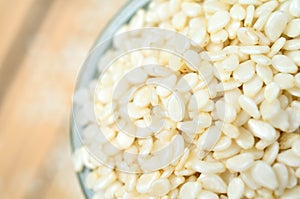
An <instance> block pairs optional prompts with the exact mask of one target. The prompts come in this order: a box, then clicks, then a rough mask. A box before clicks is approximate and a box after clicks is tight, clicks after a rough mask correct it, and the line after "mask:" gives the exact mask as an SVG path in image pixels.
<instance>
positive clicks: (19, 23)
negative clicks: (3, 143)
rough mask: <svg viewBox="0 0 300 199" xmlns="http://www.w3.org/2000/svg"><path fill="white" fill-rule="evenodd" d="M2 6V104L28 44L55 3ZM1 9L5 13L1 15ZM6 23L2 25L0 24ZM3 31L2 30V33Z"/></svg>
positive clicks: (29, 0)
mask: <svg viewBox="0 0 300 199" xmlns="http://www.w3.org/2000/svg"><path fill="white" fill-rule="evenodd" d="M4 2H7V3H2V4H4V5H2V6H3V7H0V24H1V25H2V27H4V28H2V29H3V31H1V33H2V35H1V37H0V46H1V48H0V105H1V102H2V99H3V96H4V95H5V93H6V91H7V90H8V89H9V86H10V82H12V81H13V78H14V74H15V73H17V72H18V67H19V66H20V64H21V62H22V60H23V58H24V56H25V53H26V51H27V50H28V45H29V42H30V41H31V40H32V39H33V38H34V36H35V33H36V32H38V29H39V27H40V25H41V23H42V22H43V19H44V18H45V15H46V14H47V10H48V9H49V8H50V7H51V4H52V3H53V2H54V1H52V0H25V1H20V0H13V1H4ZM1 9H2V11H3V12H2V13H1ZM1 22H3V23H1ZM2 29H1V30H2Z"/></svg>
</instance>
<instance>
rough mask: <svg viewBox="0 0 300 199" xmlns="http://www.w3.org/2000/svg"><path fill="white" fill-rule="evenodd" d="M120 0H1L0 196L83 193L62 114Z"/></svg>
mask: <svg viewBox="0 0 300 199" xmlns="http://www.w3.org/2000/svg"><path fill="white" fill-rule="evenodd" d="M125 1H126V0H109V1H107V0H72V1H68V0H10V1H5V0H2V1H0V25H1V29H0V125H1V126H0V198H1V199H15V198H16V199H18V198H24V199H27V198H28V199H35V198H36V199H41V198H49V199H50V198H51V199H53V198H55V199H60V198H62V199H68V198H72V199H75V198H82V197H83V196H82V194H81V191H80V187H79V184H78V182H77V179H76V178H75V174H74V172H73V168H72V163H71V155H70V154H71V152H70V141H69V119H70V117H69V116H70V108H71V96H72V92H73V88H74V84H75V81H76V75H77V72H78V70H79V68H80V66H81V65H82V63H83V61H84V59H85V57H86V56H87V53H88V50H89V49H90V47H91V45H92V44H93V42H94V41H95V39H96V37H97V35H98V34H99V32H100V31H101V30H102V29H103V27H104V25H105V24H106V23H107V22H108V20H109V19H110V18H111V17H112V16H113V15H114V14H115V13H116V12H117V10H118V9H119V8H120V6H122V4H124V3H125Z"/></svg>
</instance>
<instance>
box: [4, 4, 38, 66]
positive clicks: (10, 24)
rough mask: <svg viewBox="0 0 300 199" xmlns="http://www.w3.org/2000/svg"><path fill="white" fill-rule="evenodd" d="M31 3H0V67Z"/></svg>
mask: <svg viewBox="0 0 300 199" xmlns="http://www.w3.org/2000/svg"><path fill="white" fill-rule="evenodd" d="M33 2H34V0H10V1H0V24H1V26H2V27H5V28H1V37H0V46H1V48H0V67H1V63H2V61H3V58H4V56H5V54H6V53H7V51H8V49H9V47H10V44H11V43H12V42H13V40H14V38H15V36H16V35H17V34H18V32H19V28H21V26H22V23H23V22H24V21H23V20H24V18H25V16H26V15H27V13H28V11H29V9H30V8H31V7H32V3H33ZM13 13H14V14H13Z"/></svg>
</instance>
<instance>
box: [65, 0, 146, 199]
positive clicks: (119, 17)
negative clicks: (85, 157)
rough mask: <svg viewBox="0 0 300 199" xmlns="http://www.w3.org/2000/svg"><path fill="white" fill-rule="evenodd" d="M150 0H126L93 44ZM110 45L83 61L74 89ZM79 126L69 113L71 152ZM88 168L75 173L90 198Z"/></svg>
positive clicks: (86, 78)
mask: <svg viewBox="0 0 300 199" xmlns="http://www.w3.org/2000/svg"><path fill="white" fill-rule="evenodd" d="M150 1H151V0H130V1H128V2H127V3H126V4H125V5H124V6H123V7H122V8H121V9H120V11H119V12H118V13H117V14H116V15H115V16H114V17H113V19H112V20H111V21H110V22H109V23H108V25H107V26H106V28H104V30H103V32H102V33H101V34H100V36H99V37H98V39H97V40H96V42H95V44H94V46H96V45H97V44H99V43H102V42H103V41H105V40H107V39H109V38H110V37H111V36H112V35H114V34H115V33H116V32H117V31H118V30H119V28H120V27H121V26H122V25H124V24H126V23H127V22H128V21H129V20H130V19H131V18H132V16H133V15H134V14H135V13H136V12H137V11H138V10H139V9H141V8H145V7H147V5H148V4H149V3H150ZM110 47H111V45H110V44H108V43H107V45H106V46H105V47H104V48H103V50H102V51H101V52H99V53H97V55H96V56H97V59H94V58H95V57H88V58H87V60H86V61H85V63H84V65H83V66H82V68H81V70H80V73H79V75H78V79H77V84H76V88H75V90H77V89H78V88H81V87H86V86H88V84H89V82H90V81H91V80H92V79H93V78H95V77H96V74H97V65H98V60H99V59H100V58H101V57H102V55H103V54H104V53H105V52H106V50H108V49H109V48H110ZM72 111H74V110H72ZM80 130H82V129H80V127H78V126H77V127H75V125H74V118H73V114H71V122H70V131H71V132H70V135H71V147H72V152H74V151H75V149H77V148H79V147H81V145H82V144H81V142H80V138H79V136H78V134H77V132H76V131H80ZM88 172H89V170H88V169H86V168H84V169H83V170H82V172H80V173H77V178H78V181H79V183H80V186H81V189H82V191H83V194H84V196H85V198H92V196H93V191H92V190H90V189H88V188H86V187H85V185H84V181H85V178H86V175H87V174H88Z"/></svg>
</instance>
